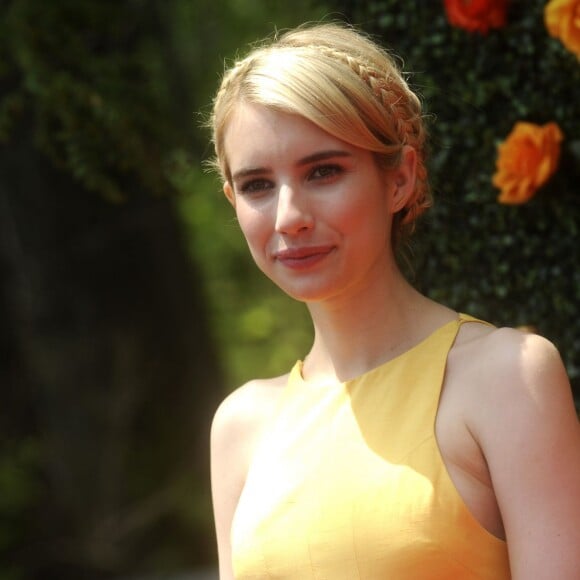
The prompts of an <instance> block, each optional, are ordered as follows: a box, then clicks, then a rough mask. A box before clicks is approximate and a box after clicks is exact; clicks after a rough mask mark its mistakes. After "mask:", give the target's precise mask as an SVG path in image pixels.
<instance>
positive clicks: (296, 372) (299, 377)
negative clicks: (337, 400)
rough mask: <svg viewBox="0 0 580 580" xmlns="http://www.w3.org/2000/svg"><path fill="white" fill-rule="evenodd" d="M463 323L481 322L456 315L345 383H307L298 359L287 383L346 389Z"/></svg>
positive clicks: (455, 331)
mask: <svg viewBox="0 0 580 580" xmlns="http://www.w3.org/2000/svg"><path fill="white" fill-rule="evenodd" d="M464 322H481V321H480V320H478V319H477V318H474V317H472V316H469V315H466V314H463V313H461V312H460V313H458V315H457V316H456V317H455V318H453V319H452V320H450V321H448V322H446V323H444V324H442V325H441V326H439V327H437V328H436V329H435V330H433V331H432V332H431V333H430V334H428V335H427V336H426V337H425V338H423V339H422V340H420V341H419V342H417V343H416V344H414V345H413V346H411V347H410V348H408V349H407V350H406V351H404V352H402V353H400V354H398V355H396V356H394V357H393V358H390V359H388V360H386V361H385V362H383V363H380V364H378V365H377V366H375V367H372V368H370V369H368V370H367V371H365V372H363V373H361V374H360V375H358V376H356V377H353V378H351V379H347V380H345V381H331V380H320V381H307V380H305V379H304V375H303V374H302V370H303V366H304V360H303V359H299V360H298V361H296V363H295V364H294V367H293V368H292V370H291V371H290V377H289V382H291V383H294V384H299V385H301V386H303V387H312V388H317V387H333V386H336V387H339V388H340V387H348V386H349V385H352V384H354V383H357V382H360V381H361V380H364V379H367V378H368V377H372V376H374V375H375V374H378V373H380V372H382V371H383V370H385V369H387V368H388V367H391V366H394V365H396V364H401V363H402V362H403V361H404V360H405V359H406V358H408V357H409V356H411V355H412V354H415V353H417V352H418V351H420V350H421V349H423V348H425V347H426V346H427V345H428V344H429V343H431V342H432V341H433V340H434V339H435V338H437V337H439V335H441V334H444V333H445V332H446V331H448V330H449V329H451V328H452V329H453V332H454V333H455V334H456V333H457V331H458V329H459V327H460V326H461V324H463V323H464Z"/></svg>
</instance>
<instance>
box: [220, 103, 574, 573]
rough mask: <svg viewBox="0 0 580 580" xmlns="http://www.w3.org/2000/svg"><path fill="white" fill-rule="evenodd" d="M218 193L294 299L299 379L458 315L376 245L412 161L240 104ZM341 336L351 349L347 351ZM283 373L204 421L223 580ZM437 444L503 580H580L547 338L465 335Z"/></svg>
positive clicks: (562, 388)
mask: <svg viewBox="0 0 580 580" xmlns="http://www.w3.org/2000/svg"><path fill="white" fill-rule="evenodd" d="M225 149H226V155H227V159H228V161H229V164H230V168H231V172H232V175H233V178H232V183H226V184H225V185H224V192H225V194H226V196H227V198H228V199H229V201H230V202H231V203H232V205H233V207H234V208H235V211H236V215H237V218H238V221H239V224H240V227H241V229H242V232H243V233H244V235H245V237H246V240H247V243H248V246H249V249H250V252H251V253H252V256H253V258H254V260H255V261H256V264H257V265H258V267H259V268H260V269H261V270H262V271H263V272H264V273H265V274H266V275H267V276H268V277H270V278H271V279H272V280H273V281H274V282H275V283H276V284H278V285H279V286H280V288H282V290H284V291H285V292H287V293H288V294H289V295H291V296H293V297H294V298H296V299H298V300H301V301H304V302H305V303H306V305H307V307H308V308H309V310H310V314H311V316H312V320H313V323H314V330H315V336H314V342H313V346H312V349H311V350H310V352H309V354H308V355H307V357H306V358H305V361H304V367H303V375H304V378H305V380H307V381H312V382H317V381H319V380H321V379H324V380H328V379H334V380H337V381H344V380H347V379H350V378H354V377H356V376H358V375H360V374H362V373H364V372H366V371H368V370H370V369H371V368H374V367H376V366H378V365H380V364H382V363H384V362H386V361H387V360H389V359H391V358H393V357H396V356H398V355H399V354H401V353H403V352H405V351H407V350H408V349H409V348H411V347H412V346H414V345H415V344H417V343H418V342H420V341H421V340H423V339H424V338H426V337H427V336H428V335H429V334H430V333H431V332H433V331H434V330H435V329H437V328H438V327H440V326H441V325H443V324H445V323H446V322H448V321H450V320H452V319H454V318H456V316H457V314H456V313H455V312H453V311H451V310H449V309H447V308H445V307H443V306H441V305H439V304H436V303H434V302H432V301H430V300H428V299H427V298H425V297H424V296H422V295H420V294H419V293H417V292H416V291H415V290H414V289H413V288H412V287H411V286H410V285H409V284H407V282H406V281H405V279H404V278H403V276H402V275H401V273H400V272H399V270H398V268H397V266H396V263H395V260H394V258H393V254H392V249H391V247H390V242H389V240H390V239H391V236H390V233H391V232H390V229H391V221H392V215H393V213H395V212H396V211H398V210H399V209H401V208H402V207H404V205H405V202H406V200H407V199H408V197H409V195H410V194H411V192H412V191H413V186H414V180H415V155H414V151H413V150H412V149H410V148H405V150H404V151H403V156H402V161H401V164H400V166H399V167H397V168H396V169H393V170H390V171H386V170H382V169H379V167H378V166H377V165H376V163H375V162H374V159H373V156H372V154H371V153H369V152H368V151H365V150H361V149H358V148H356V147H353V146H350V145H348V144H346V143H344V142H342V141H340V140H337V139H336V138H334V137H332V136H330V135H329V134H327V133H325V132H324V131H322V130H320V129H319V128H318V127H316V126H315V125H313V124H312V123H310V122H308V121H306V120H305V119H302V118H300V117H296V116H291V115H287V114H284V113H279V112H275V111H272V110H268V109H266V108H263V107H259V106H254V105H247V104H240V105H239V107H238V109H237V110H236V112H235V114H234V116H233V118H232V119H231V121H230V123H229V125H228V127H227V131H226V137H225ZM353 336H355V337H356V340H353ZM286 379H287V376H282V377H277V378H274V379H268V380H257V381H251V382H249V383H247V384H246V385H244V386H242V387H240V388H239V389H237V390H236V391H234V392H233V393H232V394H231V395H230V396H229V397H227V398H226V399H225V401H224V402H223V403H222V405H221V406H220V408H219V409H218V411H217V413H216V416H215V418H214V422H213V425H212V435H211V439H212V443H211V444H212V489H213V501H214V510H215V521H216V530H217V538H218V551H219V565H220V578H221V579H222V580H228V579H230V578H233V577H234V576H233V571H232V565H231V545H230V529H231V523H232V518H233V514H234V512H235V508H236V505H237V502H238V499H239V497H240V494H241V491H242V488H243V486H244V482H245V479H246V475H247V472H248V469H249V465H250V462H251V458H252V456H253V452H254V449H255V447H256V444H257V442H258V441H259V440H260V437H261V436H262V434H263V433H264V430H265V429H267V426H268V421H269V420H270V417H271V416H272V415H273V411H274V409H275V407H276V404H277V401H278V397H279V395H280V393H281V392H282V390H283V388H284V385H285V382H286ZM436 436H437V441H438V444H439V447H440V450H441V455H442V457H443V461H444V462H445V464H446V467H447V469H448V471H449V474H450V476H451V479H452V481H453V483H454V484H455V486H456V488H457V490H458V492H459V494H460V495H461V497H462V498H463V500H464V502H465V504H466V505H467V507H468V509H469V510H470V511H471V513H472V514H473V515H474V517H475V518H476V519H477V520H478V521H479V522H480V524H481V525H482V526H483V527H484V528H486V529H487V530H488V531H489V532H490V533H492V534H494V535H496V536H497V537H499V538H502V539H506V540H507V544H508V550H509V556H510V566H511V570H512V577H513V578H514V579H515V580H524V579H525V580H529V578H534V579H536V580H548V579H549V580H553V579H554V578H558V579H560V580H572V579H573V578H577V575H578V570H579V569H580V552H579V551H578V546H579V545H580V527H579V526H578V521H580V492H579V490H580V425H579V423H578V420H577V417H576V414H575V410H574V406H573V401H572V397H571V390H570V386H569V383H568V379H567V377H566V373H565V371H564V367H563V365H562V362H561V360H560V357H559V355H558V353H557V351H556V349H555V348H554V347H553V345H551V344H550V343H549V342H548V341H546V340H545V339H543V338H541V337H539V336H535V335H531V334H524V333H521V332H519V331H516V330H513V329H493V328H490V327H488V326H485V325H482V324H479V323H466V324H464V325H463V326H462V327H461V329H460V331H459V335H458V337H457V340H456V342H455V344H454V346H453V348H452V350H451V352H450V354H449V358H448V365H447V372H446V377H445V380H444V385H443V393H442V397H441V402H440V406H439V410H438V415H437V421H436Z"/></svg>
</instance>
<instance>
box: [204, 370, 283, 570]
mask: <svg viewBox="0 0 580 580" xmlns="http://www.w3.org/2000/svg"><path fill="white" fill-rule="evenodd" d="M284 384H285V377H278V378H276V379H268V380H261V381H251V382H249V383H247V384H246V385H244V386H242V387H240V388H239V389H237V390H236V391H234V392H233V393H231V394H230V395H229V396H228V397H227V398H226V399H225V400H224V401H223V402H222V404H221V405H220V406H219V408H218V410H217V411H216V413H215V416H214V419H213V422H212V427H211V489H212V502H213V510H214V520H215V527H216V536H217V544H218V557H219V570H220V580H230V579H233V577H234V573H233V568H232V547H231V540H230V532H231V527H232V521H233V518H234V513H235V511H236V507H237V505H238V501H239V499H240V495H241V493H242V489H243V488H244V485H245V482H246V476H247V473H248V469H249V465H250V461H251V459H252V456H253V453H254V450H255V448H256V444H257V442H258V440H259V438H260V437H261V435H262V432H263V429H264V426H265V424H266V422H267V421H268V420H269V419H270V418H271V417H272V415H273V411H274V408H275V405H276V404H277V400H278V396H279V395H280V392H281V389H280V388H279V387H281V386H283V385H284Z"/></svg>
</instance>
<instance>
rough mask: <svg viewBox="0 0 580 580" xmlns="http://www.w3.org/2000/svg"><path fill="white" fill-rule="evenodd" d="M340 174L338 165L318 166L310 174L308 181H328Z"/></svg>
mask: <svg viewBox="0 0 580 580" xmlns="http://www.w3.org/2000/svg"><path fill="white" fill-rule="evenodd" d="M340 173H342V167H341V166H340V165H332V164H331V165H319V166H318V167H315V168H314V169H313V170H312V171H311V172H310V175H309V177H310V179H323V180H324V179H329V178H331V177H334V176H335V175H338V174H340Z"/></svg>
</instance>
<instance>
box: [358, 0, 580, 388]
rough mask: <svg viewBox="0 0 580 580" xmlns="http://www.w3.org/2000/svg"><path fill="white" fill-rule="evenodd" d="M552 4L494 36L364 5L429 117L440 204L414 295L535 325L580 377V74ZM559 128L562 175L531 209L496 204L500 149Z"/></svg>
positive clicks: (430, 218)
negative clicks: (547, 16) (555, 28)
mask: <svg viewBox="0 0 580 580" xmlns="http://www.w3.org/2000/svg"><path fill="white" fill-rule="evenodd" d="M545 4H546V3H545V1H544V0H531V1H530V0H514V1H513V2H511V3H510V11H509V14H508V23H507V26H506V27H505V28H503V29H501V30H492V31H490V32H489V34H488V35H485V36H482V35H479V34H473V33H470V32H467V31H465V30H462V29H458V28H453V27H451V26H450V25H449V23H448V22H447V19H446V16H445V12H444V9H443V2H422V3H407V2H399V1H397V0H377V1H374V2H357V3H356V10H355V19H356V22H357V23H359V24H360V25H362V27H363V28H365V29H366V30H367V31H369V32H371V33H373V34H376V35H377V36H378V37H379V38H380V39H381V40H382V41H383V44H385V45H386V46H387V47H389V48H392V49H393V50H394V51H395V52H396V53H397V54H399V55H400V56H401V57H402V58H403V61H404V63H405V69H406V70H410V71H415V72H414V73H413V74H412V75H411V76H410V83H411V85H412V86H413V87H414V88H415V89H416V90H417V91H418V92H419V93H420V94H421V95H422V97H423V99H424V102H425V105H426V108H427V112H428V113H429V114H430V123H429V125H430V134H431V145H432V157H431V161H430V174H431V181H432V184H433V188H434V194H435V206H434V208H432V210H431V211H430V212H428V214H427V216H426V217H425V219H424V221H423V224H422V227H420V229H419V232H418V236H417V238H416V239H415V240H414V241H413V242H412V246H411V248H410V251H411V254H412V257H411V262H412V264H413V270H414V274H413V275H412V276H413V278H414V281H415V283H416V285H417V286H418V287H419V288H421V289H422V290H423V291H424V292H426V293H427V294H429V295H430V296H432V297H433V298H435V299H437V300H439V301H442V302H444V303H447V304H449V305H450V306H452V307H454V308H456V309H458V310H462V311H466V312H469V313H471V314H474V315H476V316H480V317H482V318H485V319H488V320H490V321H492V322H494V323H496V324H499V325H509V326H517V325H531V326H534V327H536V328H537V329H538V331H539V332H540V333H541V334H544V335H545V336H547V337H549V338H550V339H552V340H553V341H554V342H555V343H556V344H557V345H558V347H559V348H560V349H561V352H562V354H563V357H564V359H565V362H566V363H567V367H568V371H569V373H570V375H571V377H572V378H573V379H574V380H578V378H580V322H579V319H578V318H579V317H578V304H579V303H580V273H579V271H578V263H580V260H579V258H580V249H579V245H578V241H577V240H578V227H579V225H578V224H579V223H580V221H579V219H580V204H579V203H578V197H577V196H578V180H579V169H578V168H579V163H578V161H579V147H578V144H579V141H580V114H579V113H580V111H579V107H578V86H580V65H579V63H578V60H577V59H576V57H575V56H574V55H573V54H571V53H570V52H568V51H567V50H566V49H565V48H564V46H563V45H562V44H561V43H560V42H559V41H558V40H556V39H554V38H551V37H550V36H549V35H548V33H547V32H546V29H545V26H544V22H543V9H544V6H545ZM520 120H525V121H531V122H534V123H537V124H544V123H546V122H549V121H554V122H556V123H557V124H558V125H559V126H560V128H561V129H562V131H563V133H564V135H565V141H564V143H563V148H562V158H561V162H560V167H559V170H558V172H557V173H556V175H555V176H554V177H553V178H552V179H551V180H550V181H549V182H548V184H547V185H546V186H544V187H543V188H542V189H541V190H539V191H538V193H537V195H536V197H535V198H534V199H532V200H531V201H530V202H529V203H527V204H526V205H523V206H504V205H500V204H498V203H497V201H496V198H497V195H498V193H499V191H498V190H497V189H495V188H494V187H493V185H492V183H491V177H492V175H493V173H494V171H495V159H496V148H497V145H498V143H499V142H500V141H502V140H504V139H505V137H506V136H507V134H508V133H509V131H510V130H511V128H512V126H513V125H514V123H516V122H517V121H520Z"/></svg>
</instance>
